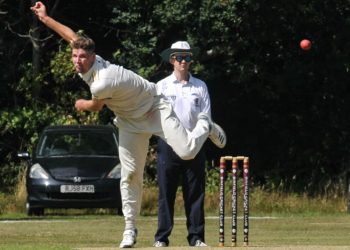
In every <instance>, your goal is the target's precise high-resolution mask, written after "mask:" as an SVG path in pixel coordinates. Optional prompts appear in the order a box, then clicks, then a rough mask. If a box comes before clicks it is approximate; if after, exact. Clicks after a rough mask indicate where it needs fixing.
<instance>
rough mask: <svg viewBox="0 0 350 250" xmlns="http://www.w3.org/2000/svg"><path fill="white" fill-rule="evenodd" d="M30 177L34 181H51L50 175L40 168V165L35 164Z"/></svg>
mask: <svg viewBox="0 0 350 250" xmlns="http://www.w3.org/2000/svg"><path fill="white" fill-rule="evenodd" d="M29 177H30V178H32V179H45V180H47V179H49V174H48V173H47V172H46V171H45V170H44V169H43V168H42V167H41V166H40V164H38V163H35V164H34V165H33V166H32V167H31V168H30V171H29Z"/></svg>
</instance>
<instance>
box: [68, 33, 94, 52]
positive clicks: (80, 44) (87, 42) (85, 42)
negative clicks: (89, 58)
mask: <svg viewBox="0 0 350 250" xmlns="http://www.w3.org/2000/svg"><path fill="white" fill-rule="evenodd" d="M71 46H72V48H73V49H83V50H85V51H87V52H89V53H94V52H95V42H94V41H93V40H92V39H91V38H89V37H84V36H79V38H78V39H77V40H75V41H73V42H72V43H71Z"/></svg>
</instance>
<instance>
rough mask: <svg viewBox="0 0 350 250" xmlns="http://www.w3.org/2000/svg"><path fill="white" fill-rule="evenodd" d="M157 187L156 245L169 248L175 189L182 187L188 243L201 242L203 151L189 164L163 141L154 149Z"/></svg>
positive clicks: (202, 238)
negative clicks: (164, 244)
mask: <svg viewBox="0 0 350 250" xmlns="http://www.w3.org/2000/svg"><path fill="white" fill-rule="evenodd" d="M157 151H158V155H157V176H158V185H159V199H158V229H157V232H156V235H155V241H161V242H165V243H167V244H169V239H168V237H169V235H170V234H171V231H172V229H173V226H174V205H175V198H176V191H177V188H178V185H179V184H180V183H181V184H182V191H183V199H184V203H185V212H186V218H187V221H186V226H187V231H188V235H187V240H188V243H189V245H191V246H193V245H194V244H195V242H196V240H201V241H203V242H204V241H205V239H204V194H205V154H204V150H203V149H202V150H201V151H200V152H199V153H198V154H197V156H196V158H194V159H192V160H182V159H180V157H179V156H177V155H176V153H175V152H174V151H173V150H172V148H171V147H170V146H169V145H168V144H167V143H166V142H164V141H163V140H162V139H159V141H158V147H157Z"/></svg>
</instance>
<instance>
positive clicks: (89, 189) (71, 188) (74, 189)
mask: <svg viewBox="0 0 350 250" xmlns="http://www.w3.org/2000/svg"><path fill="white" fill-rule="evenodd" d="M60 189H61V193H95V186H94V185H61V187H60Z"/></svg>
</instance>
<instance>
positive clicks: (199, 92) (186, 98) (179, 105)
mask: <svg viewBox="0 0 350 250" xmlns="http://www.w3.org/2000/svg"><path fill="white" fill-rule="evenodd" d="M157 91H158V94H163V95H164V96H165V97H166V98H167V99H168V100H169V101H170V102H171V104H172V106H173V109H174V111H175V113H176V115H177V116H178V118H179V119H180V121H181V123H182V124H183V125H184V127H185V128H187V129H189V130H192V129H193V128H194V127H195V125H196V123H197V116H198V114H199V113H200V112H205V113H208V114H209V115H211V108H210V97H209V93H208V88H207V85H206V84H205V83H204V82H203V81H202V80H200V79H198V78H195V77H193V76H192V75H191V74H190V78H189V81H188V82H187V83H186V84H184V83H180V82H179V81H178V80H177V79H176V77H175V74H174V73H172V74H171V75H169V76H168V77H166V78H164V79H162V80H160V81H159V82H158V83H157Z"/></svg>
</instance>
